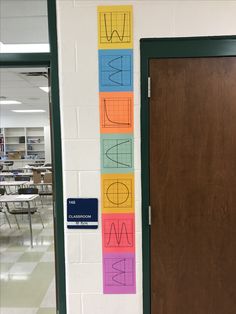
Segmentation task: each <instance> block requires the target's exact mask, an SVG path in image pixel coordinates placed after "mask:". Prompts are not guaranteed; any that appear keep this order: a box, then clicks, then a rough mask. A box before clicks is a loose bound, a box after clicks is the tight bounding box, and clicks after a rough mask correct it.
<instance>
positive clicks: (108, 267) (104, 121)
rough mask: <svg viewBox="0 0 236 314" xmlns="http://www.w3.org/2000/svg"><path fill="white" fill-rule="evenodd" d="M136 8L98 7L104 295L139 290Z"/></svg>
mask: <svg viewBox="0 0 236 314" xmlns="http://www.w3.org/2000/svg"><path fill="white" fill-rule="evenodd" d="M132 18H133V17H132V6H102V7H98V46H99V49H100V50H99V52H98V57H99V91H100V93H99V107H100V132H101V191H102V202H101V204H102V240H103V287H104V293H110V294H113V293H117V294H122V293H135V291H136V272H135V216H134V203H135V202H134V156H133V151H134V149H133V125H134V123H133V116H134V114H133V111H134V103H133V50H132V46H133V30H132V25H133V23H132Z"/></svg>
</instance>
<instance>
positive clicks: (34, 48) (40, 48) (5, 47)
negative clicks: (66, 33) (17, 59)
mask: <svg viewBox="0 0 236 314" xmlns="http://www.w3.org/2000/svg"><path fill="white" fill-rule="evenodd" d="M16 52H50V46H49V44H3V43H2V42H1V41H0V53H16Z"/></svg>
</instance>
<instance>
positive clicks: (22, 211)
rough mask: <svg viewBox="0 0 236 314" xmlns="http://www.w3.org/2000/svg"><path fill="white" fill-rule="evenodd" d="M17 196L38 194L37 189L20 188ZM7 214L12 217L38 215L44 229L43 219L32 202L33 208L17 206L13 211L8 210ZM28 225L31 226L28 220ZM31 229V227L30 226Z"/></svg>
mask: <svg viewBox="0 0 236 314" xmlns="http://www.w3.org/2000/svg"><path fill="white" fill-rule="evenodd" d="M18 194H39V191H38V189H36V188H21V189H19V190H18ZM8 212H9V214H13V215H29V213H30V215H33V214H35V213H38V214H39V217H40V220H41V223H42V226H43V228H44V224H43V219H42V216H41V214H40V212H39V211H38V208H37V206H36V202H34V206H33V207H30V208H29V207H24V206H22V207H17V205H16V206H15V207H14V209H11V210H10V209H9V210H8ZM29 224H31V221H30V220H29ZM30 228H31V225H30Z"/></svg>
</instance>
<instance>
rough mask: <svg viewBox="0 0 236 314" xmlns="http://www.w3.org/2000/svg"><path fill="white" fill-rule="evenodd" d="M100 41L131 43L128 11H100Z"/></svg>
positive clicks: (104, 42)
mask: <svg viewBox="0 0 236 314" xmlns="http://www.w3.org/2000/svg"><path fill="white" fill-rule="evenodd" d="M100 43H101V44H106V43H131V18H130V12H128V11H124V12H122V11H117V12H116V11H113V12H101V13H100Z"/></svg>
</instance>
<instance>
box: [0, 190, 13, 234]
mask: <svg viewBox="0 0 236 314" xmlns="http://www.w3.org/2000/svg"><path fill="white" fill-rule="evenodd" d="M4 194H5V190H4V189H0V195H4ZM0 213H2V214H4V216H5V218H6V221H7V222H8V225H9V227H10V228H11V224H10V220H9V218H8V216H7V213H6V212H5V210H4V208H3V207H2V205H1V204H0Z"/></svg>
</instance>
